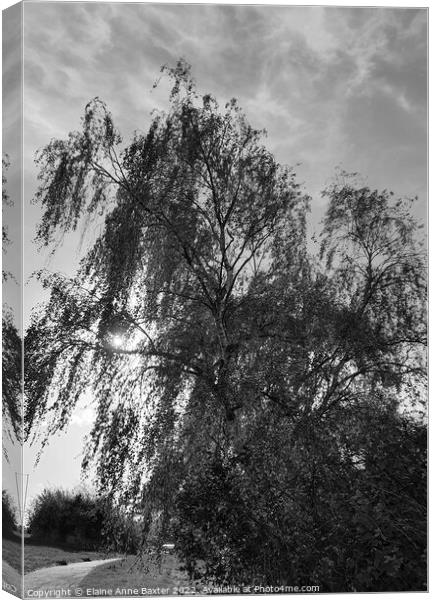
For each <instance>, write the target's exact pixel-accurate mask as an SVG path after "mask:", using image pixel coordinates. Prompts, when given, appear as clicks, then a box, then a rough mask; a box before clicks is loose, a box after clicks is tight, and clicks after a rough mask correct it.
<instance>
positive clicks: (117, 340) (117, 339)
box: [111, 335, 124, 348]
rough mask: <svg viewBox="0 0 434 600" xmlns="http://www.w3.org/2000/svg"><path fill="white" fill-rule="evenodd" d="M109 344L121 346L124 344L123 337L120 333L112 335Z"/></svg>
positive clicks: (114, 346)
mask: <svg viewBox="0 0 434 600" xmlns="http://www.w3.org/2000/svg"><path fill="white" fill-rule="evenodd" d="M111 345H112V346H113V348H122V346H123V345H124V339H123V337H122V336H121V335H113V336H112V339H111Z"/></svg>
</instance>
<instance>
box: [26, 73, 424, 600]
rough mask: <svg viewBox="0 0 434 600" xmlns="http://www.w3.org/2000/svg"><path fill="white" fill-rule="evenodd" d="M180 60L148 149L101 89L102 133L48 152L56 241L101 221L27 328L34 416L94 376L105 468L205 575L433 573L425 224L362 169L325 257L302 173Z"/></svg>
mask: <svg viewBox="0 0 434 600" xmlns="http://www.w3.org/2000/svg"><path fill="white" fill-rule="evenodd" d="M165 70H166V73H167V75H168V76H169V77H170V78H171V79H172V82H173V88H172V93H171V97H170V108H169V110H168V111H167V112H166V113H155V114H154V116H153V118H152V122H151V125H150V127H149V131H148V133H147V134H146V135H144V134H140V133H136V134H135V136H134V139H133V140H132V141H131V142H130V143H129V144H125V143H124V142H123V141H122V139H121V136H120V134H119V132H118V131H117V130H116V128H115V126H114V124H113V120H112V116H111V115H110V113H109V112H108V110H107V108H106V106H105V105H104V103H103V102H102V101H101V100H99V99H95V100H94V101H92V102H91V103H89V104H88V105H87V107H86V110H85V116H84V119H83V123H82V125H83V127H82V131H80V132H74V133H71V134H70V135H69V137H68V139H67V140H64V141H59V140H54V141H52V142H51V143H50V144H49V145H48V146H46V148H44V149H43V150H42V152H41V153H40V154H39V157H38V163H39V166H40V169H41V170H40V180H41V181H40V188H39V191H38V195H37V199H38V200H39V202H40V203H41V204H42V207H43V209H44V213H43V217H42V221H41V224H40V227H39V230H38V239H39V241H40V243H41V244H43V245H47V246H49V245H51V244H53V243H55V242H56V241H57V240H58V237H59V235H60V236H62V235H64V234H65V233H68V232H71V231H75V230H76V229H77V228H78V227H79V226H81V224H83V223H85V222H98V223H99V224H100V231H101V233H100V235H99V237H98V238H97V239H96V240H95V241H94V243H92V244H91V246H90V248H89V250H88V252H87V254H86V255H85V256H84V258H83V260H82V263H81V268H80V271H79V272H78V274H77V276H76V277H75V278H71V279H68V278H65V277H64V276H61V275H57V274H49V273H45V272H41V273H40V274H39V277H40V279H41V281H42V283H43V285H45V286H46V287H48V288H49V289H50V290H51V296H50V300H49V302H48V304H47V306H46V307H45V308H44V309H42V310H40V311H36V312H35V314H34V316H33V321H32V324H31V326H30V328H29V330H28V332H27V336H26V350H27V352H28V354H27V357H26V378H27V394H28V398H27V411H26V426H27V434H28V435H31V433H32V431H34V430H35V427H36V426H37V424H38V423H40V422H42V423H47V422H48V424H49V427H48V431H49V432H53V431H56V430H58V429H62V428H63V427H65V426H66V424H67V422H68V419H69V416H70V414H71V412H72V411H73V409H74V406H76V404H77V402H78V401H79V399H80V397H81V396H82V395H83V393H84V392H85V391H86V390H92V393H93V395H94V398H95V408H96V418H95V423H94V426H93V430H92V433H91V439H90V443H89V446H88V448H87V454H86V459H85V466H86V465H87V464H88V463H89V461H92V460H94V461H95V462H96V465H97V472H98V480H99V485H100V487H101V489H102V490H104V492H105V493H107V494H109V495H110V496H113V497H116V498H118V499H119V500H120V501H122V502H124V503H125V504H126V505H128V506H130V505H133V506H135V507H136V510H140V511H141V513H142V515H143V519H144V525H145V528H146V529H147V531H148V535H149V536H150V538H152V536H155V535H156V534H158V535H159V536H160V538H159V539H160V540H164V539H165V536H169V535H170V536H174V537H175V538H176V540H177V544H178V548H179V552H180V554H181V555H182V557H183V558H184V560H185V563H186V566H187V568H188V569H189V570H190V572H191V573H192V574H193V573H194V572H195V571H197V569H199V568H201V569H202V572H201V576H203V577H208V578H210V579H212V580H213V581H216V582H223V581H231V580H232V581H233V580H234V578H236V580H237V581H240V580H245V581H246V582H250V583H251V582H260V583H269V584H273V585H274V584H277V583H285V582H286V583H294V581H297V580H300V581H301V580H302V579H303V578H304V581H306V580H307V579H309V580H312V578H313V579H315V580H317V581H318V583H319V584H320V585H321V586H322V589H327V590H332V591H343V590H352V589H357V590H358V591H361V590H379V589H380V588H381V589H383V588H384V589H386V588H387V589H403V587H402V586H404V587H406V589H407V588H408V589H418V587H423V585H424V581H425V580H424V570H423V566H420V563H418V564H419V566H417V564H416V562H417V561H416V556H418V555H420V553H421V552H422V549H423V547H424V513H423V507H424V499H423V494H424V490H423V481H422V479H421V478H422V477H423V475H422V474H423V473H424V462H423V461H424V459H423V450H424V425H423V424H421V422H420V421H417V419H416V409H421V410H422V411H423V402H424V394H423V392H424V376H425V375H424V373H425V370H424V369H425V365H424V360H425V356H424V351H423V348H424V344H425V327H424V322H425V306H424V297H425V296H424V295H425V277H424V276H425V267H424V262H423V253H422V252H421V250H420V248H418V246H417V243H416V240H417V232H416V227H417V226H416V223H415V222H414V220H413V218H412V217H411V214H410V212H409V209H408V208H407V207H406V206H405V202H404V201H403V200H398V201H396V202H395V201H394V200H393V196H392V195H391V194H390V193H389V192H387V191H383V192H378V191H372V190H370V189H368V188H367V187H364V186H358V185H357V183H356V182H355V181H354V180H353V179H351V178H350V177H345V180H344V182H341V183H336V184H335V185H334V186H332V187H331V188H330V189H329V190H327V191H326V192H325V194H326V196H327V198H328V202H329V208H328V211H327V215H326V218H325V221H324V229H323V236H322V245H321V250H320V252H319V253H318V255H317V256H312V255H310V253H309V251H308V244H307V240H306V215H307V212H308V206H309V202H308V198H307V197H306V196H305V195H304V194H303V192H302V190H301V188H300V186H299V185H298V184H297V182H296V178H295V173H294V172H293V170H292V169H290V168H287V167H283V166H281V165H279V164H278V163H277V162H276V160H275V159H274V157H273V155H272V154H271V153H270V152H269V151H268V150H267V149H266V147H265V146H264V143H263V138H264V133H263V132H261V131H259V130H256V129H254V128H252V127H251V126H250V125H249V124H248V122H247V120H246V117H245V116H244V114H243V113H242V111H241V109H240V108H239V106H238V104H237V102H236V101H235V100H231V101H230V102H229V103H228V104H226V106H225V107H224V108H223V109H220V107H219V106H218V104H217V101H216V100H215V99H214V98H213V97H212V96H211V95H209V94H207V95H204V96H201V95H200V94H199V93H198V92H197V91H196V87H195V85H194V82H193V80H192V79H191V76H190V73H189V68H188V65H186V64H185V63H184V62H182V61H180V62H179V63H178V65H177V66H176V68H174V69H165ZM101 219H103V222H101ZM403 406H404V407H407V408H410V407H412V408H411V416H408V415H405V414H404V413H403V411H402V408H403ZM401 443H402V444H403V447H404V448H406V451H405V452H404V453H403V457H402V458H403V460H402V463H401V464H400V465H399V467H398V472H395V473H394V469H395V471H396V465H392V464H391V462H392V461H391V456H392V453H394V452H396V450H397V448H398V447H399V445H400V444H401ZM374 448H376V449H377V450H378V457H377V459H375V457H374V456H373V449H374ZM409 457H412V460H411V463H407V461H408V460H409ZM410 464H411V469H410ZM407 467H408V469H409V470H406V469H407ZM380 481H382V482H383V483H382V489H383V491H382V492H381V491H380V488H379V486H380ZM416 482H419V483H418V484H417V485H416ZM413 483H414V484H415V485H416V487H415V488H414V490H411V489H410V486H411V485H413ZM416 490H417V491H416ZM397 495H398V496H400V497H401V502H402V505H401V508H402V506H405V509H403V511H402V513H398V507H397V505H396V503H395V500H394V498H395V496H397ZM383 521H384V523H386V522H387V526H386V525H384V523H383V527H381V523H382V522H383ZM378 528H380V532H378ZM158 535H157V537H158ZM409 538H410V540H411V544H409V543H408V539H409ZM410 555H411V559H410ZM202 560H204V561H205V563H204V564H205V566H203V563H202V562H201V561H202Z"/></svg>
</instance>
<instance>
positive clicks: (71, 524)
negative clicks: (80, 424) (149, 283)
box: [28, 489, 140, 552]
mask: <svg viewBox="0 0 434 600" xmlns="http://www.w3.org/2000/svg"><path fill="white" fill-rule="evenodd" d="M28 528H29V531H30V533H31V535H32V539H33V541H35V540H39V541H41V542H44V543H52V544H61V545H68V546H75V547H77V548H79V549H81V550H93V549H101V548H104V547H106V548H112V547H115V548H116V550H123V551H125V552H135V551H137V550H138V548H139V545H140V535H139V530H138V528H136V529H134V526H132V525H131V524H130V523H129V520H128V519H127V516H126V514H125V511H123V512H122V511H120V510H119V508H118V507H116V506H114V505H113V504H112V503H111V502H110V501H109V500H108V499H107V498H104V497H103V496H99V497H98V496H95V495H93V494H90V493H89V492H86V491H72V492H70V491H67V490H62V489H45V490H43V491H42V492H41V493H40V494H38V496H37V497H36V498H35V499H34V501H33V503H32V506H31V507H30V511H29V517H28Z"/></svg>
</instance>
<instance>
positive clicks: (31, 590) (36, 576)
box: [24, 558, 120, 598]
mask: <svg viewBox="0 0 434 600" xmlns="http://www.w3.org/2000/svg"><path fill="white" fill-rule="evenodd" d="M117 560H120V559H119V558H106V559H102V560H91V561H89V562H81V563H71V564H69V565H65V566H59V567H46V568H45V569H37V570H36V571H32V572H31V573H27V574H26V576H25V579H24V587H25V590H26V597H27V598H54V597H56V591H57V596H59V595H60V594H62V592H61V591H60V590H71V592H70V594H67V593H66V594H65V593H63V595H70V596H75V595H79V593H78V594H76V593H75V592H76V590H77V587H78V586H79V583H80V582H81V580H82V579H83V578H84V577H86V575H88V574H89V573H90V572H91V571H92V569H94V568H95V567H99V566H101V565H104V564H108V563H111V562H114V561H117ZM50 590H52V591H51V594H50V593H49V592H50ZM41 591H45V592H47V594H40V593H39V594H38V593H35V592H41Z"/></svg>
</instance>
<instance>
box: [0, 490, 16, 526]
mask: <svg viewBox="0 0 434 600" xmlns="http://www.w3.org/2000/svg"><path fill="white" fill-rule="evenodd" d="M17 528H18V524H17V512H16V508H15V506H14V503H13V500H12V498H11V496H10V494H8V492H7V491H6V490H2V535H3V537H10V536H11V535H13V534H14V533H15V532H16V530H17Z"/></svg>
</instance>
